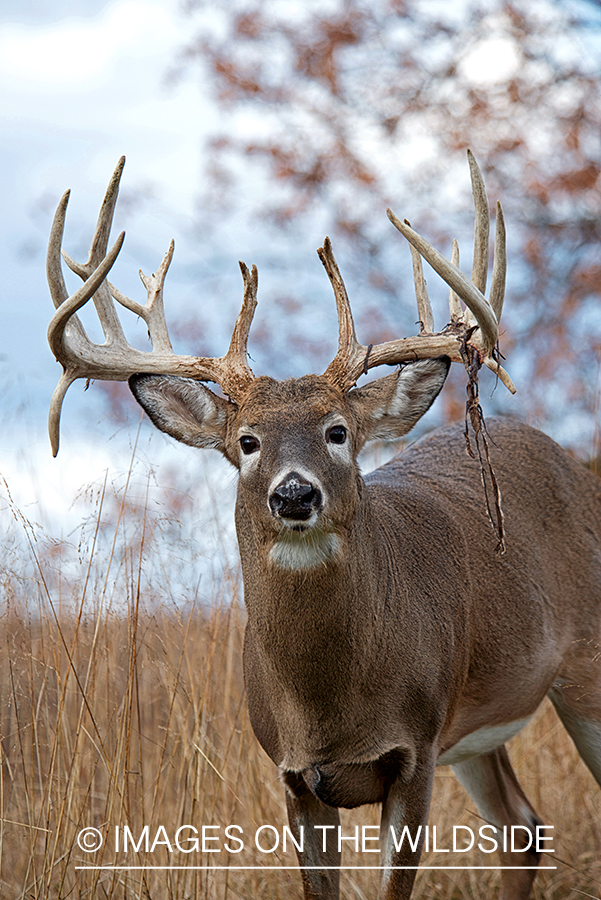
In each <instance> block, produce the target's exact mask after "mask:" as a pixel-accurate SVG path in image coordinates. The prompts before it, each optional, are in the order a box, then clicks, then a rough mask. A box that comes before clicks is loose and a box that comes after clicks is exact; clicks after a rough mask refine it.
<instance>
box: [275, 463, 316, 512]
mask: <svg viewBox="0 0 601 900" xmlns="http://www.w3.org/2000/svg"><path fill="white" fill-rule="evenodd" d="M322 507H323V496H322V493H321V491H320V489H319V488H318V487H316V486H315V485H313V484H311V482H310V481H307V479H306V478H303V476H302V475H299V473H298V472H289V473H288V474H287V475H286V477H285V478H284V479H283V480H282V481H280V483H279V484H278V485H276V487H275V488H274V489H273V491H272V492H271V494H270V495H269V508H270V510H271V512H272V514H273V515H274V516H275V517H276V518H279V519H284V520H286V519H288V520H292V521H296V522H306V521H307V520H308V519H310V518H311V516H312V515H313V514H314V513H316V512H320V511H321V509H322Z"/></svg>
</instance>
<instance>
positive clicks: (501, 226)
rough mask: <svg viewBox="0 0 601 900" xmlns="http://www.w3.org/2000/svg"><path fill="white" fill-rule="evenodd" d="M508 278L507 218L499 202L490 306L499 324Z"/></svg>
mask: <svg viewBox="0 0 601 900" xmlns="http://www.w3.org/2000/svg"><path fill="white" fill-rule="evenodd" d="M506 277H507V242H506V234H505V217H504V216H503V209H502V208H501V204H500V203H499V201H498V200H497V225H496V229H495V252H494V256H493V265H492V279H491V283H490V305H491V306H492V308H493V310H494V313H495V316H496V317H497V322H500V321H501V313H502V312H503V300H504V298H505V280H506Z"/></svg>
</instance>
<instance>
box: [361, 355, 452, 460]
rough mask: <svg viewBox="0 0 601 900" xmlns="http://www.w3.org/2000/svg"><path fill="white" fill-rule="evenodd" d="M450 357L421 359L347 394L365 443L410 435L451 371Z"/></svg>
mask: <svg viewBox="0 0 601 900" xmlns="http://www.w3.org/2000/svg"><path fill="white" fill-rule="evenodd" d="M450 365H451V360H450V359H449V357H448V356H439V357H437V358H436V359H421V360H418V361H417V362H414V363H409V364H408V365H406V366H403V368H402V369H400V370H399V371H398V372H395V373H394V374H393V375H385V376H384V378H379V379H378V380H377V381H372V382H371V383H370V384H366V385H365V386H364V387H361V388H356V389H355V390H353V391H350V392H349V393H348V394H347V400H348V402H349V403H350V404H351V406H352V408H353V410H354V411H355V413H356V414H357V415H358V418H359V421H360V422H361V428H360V435H361V438H362V443H363V442H365V441H371V440H374V439H375V438H381V439H383V440H390V439H392V438H397V437H401V435H403V434H407V433H408V432H409V431H411V429H412V428H413V426H414V425H415V424H416V422H418V421H419V420H420V419H421V417H422V416H423V415H424V413H425V412H427V410H428V409H429V408H430V406H431V405H432V403H433V402H434V400H436V398H437V397H438V395H439V393H440V391H441V389H442V386H443V384H444V383H445V380H446V377H447V375H448V372H449V368H450Z"/></svg>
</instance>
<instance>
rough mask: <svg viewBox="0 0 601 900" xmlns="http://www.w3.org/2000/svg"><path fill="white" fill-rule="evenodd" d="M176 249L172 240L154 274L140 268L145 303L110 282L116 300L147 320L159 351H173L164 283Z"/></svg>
mask: <svg viewBox="0 0 601 900" xmlns="http://www.w3.org/2000/svg"><path fill="white" fill-rule="evenodd" d="M174 250H175V241H173V240H172V241H171V243H170V244H169V248H168V250H167V252H166V253H165V256H164V257H163V261H162V263H161V265H160V266H159V268H158V269H157V270H156V272H155V273H154V274H153V275H145V274H144V272H142V270H141V269H140V272H139V275H140V281H141V282H142V284H143V285H144V287H145V288H146V296H147V300H146V303H145V304H142V303H137V302H136V301H135V300H130V299H129V297H126V296H125V294H122V293H121V291H120V290H118V289H117V288H116V287H115V286H114V285H113V284H111V283H110V282H109V283H108V287H109V290H110V292H111V294H112V296H113V297H114V298H115V300H116V301H117V302H118V303H120V304H121V306H124V307H125V308H126V309H129V310H130V311H131V312H133V313H135V315H136V316H139V317H140V318H141V319H143V320H144V321H145V322H146V327H147V328H148V336H149V338H150V343H151V344H152V348H153V350H154V351H156V352H157V353H167V354H169V353H172V352H173V347H172V346H171V341H170V339H169V333H168V331H167V322H166V321H165V311H164V308H163V285H164V284H165V277H166V275H167V272H168V270H169V266H170V265H171V260H172V259H173V251H174Z"/></svg>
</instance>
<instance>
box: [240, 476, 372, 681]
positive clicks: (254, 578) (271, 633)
mask: <svg viewBox="0 0 601 900" xmlns="http://www.w3.org/2000/svg"><path fill="white" fill-rule="evenodd" d="M362 494H363V496H362V497H361V499H360V501H359V508H358V510H357V514H356V515H355V517H354V519H353V522H352V524H351V526H350V527H349V528H347V529H340V528H339V529H337V532H336V534H335V535H334V537H335V539H336V549H335V552H333V553H332V554H331V556H330V558H328V559H326V560H324V561H323V562H322V563H321V564H319V565H317V566H314V567H312V568H308V569H289V568H281V567H279V566H277V565H274V563H273V559H272V556H273V555H272V554H271V549H272V546H273V536H272V535H268V534H266V533H265V532H264V531H263V530H262V529H261V528H260V527H258V526H257V525H256V523H254V522H252V520H251V519H250V517H249V515H248V513H247V510H245V508H244V504H243V502H241V501H240V499H239V501H238V504H237V510H236V512H237V515H236V524H237V531H238V542H239V548H240V557H241V562H242V573H243V579H244V597H245V603H246V607H247V610H248V617H249V624H250V627H251V629H252V632H253V637H254V639H255V640H256V641H258V642H259V643H260V644H261V646H262V647H263V648H264V650H265V652H266V653H267V655H268V656H269V657H270V658H272V659H273V660H274V662H275V661H276V660H277V658H278V657H282V659H285V662H283V663H282V667H283V668H285V669H286V670H287V671H288V672H289V671H290V662H291V660H293V659H294V658H295V657H296V656H297V654H298V653H300V655H301V656H302V660H299V664H300V665H302V666H303V667H304V672H305V677H306V672H307V661H308V659H307V657H311V658H314V659H315V665H316V666H317V667H318V668H319V667H321V676H323V665H324V653H327V650H326V648H327V647H330V648H331V647H332V646H340V647H341V648H342V647H344V648H345V652H346V651H348V654H349V658H352V657H353V656H355V655H356V653H359V652H361V653H363V654H364V653H365V651H366V649H367V642H373V641H374V630H373V623H374V618H376V619H377V616H378V610H379V608H380V607H381V606H382V605H383V604H384V601H385V572H386V565H385V560H384V558H383V554H384V552H385V551H384V548H383V546H382V542H380V541H378V540H374V535H375V534H377V531H378V525H377V521H376V517H375V516H374V515H373V511H372V507H371V503H370V501H369V497H368V496H367V492H366V491H363V492H362ZM363 632H365V633H363ZM335 642H337V643H335ZM330 655H331V654H330ZM278 668H279V666H278ZM320 680H323V678H322V677H321V678H320Z"/></svg>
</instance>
